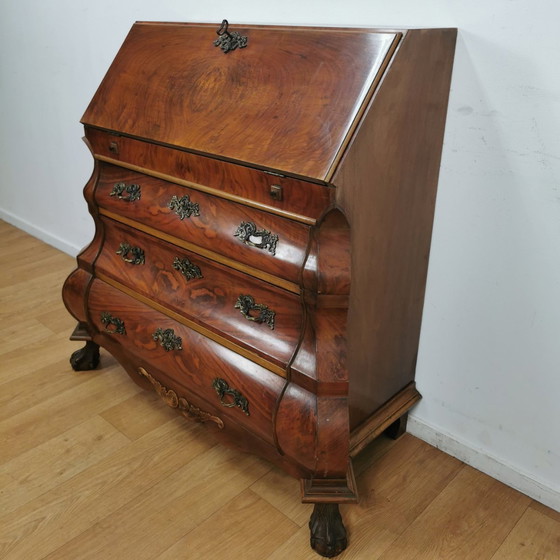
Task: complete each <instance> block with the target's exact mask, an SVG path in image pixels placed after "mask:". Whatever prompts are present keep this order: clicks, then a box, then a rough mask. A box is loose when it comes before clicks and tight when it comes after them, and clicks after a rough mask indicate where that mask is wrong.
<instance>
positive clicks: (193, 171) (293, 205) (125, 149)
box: [86, 126, 335, 225]
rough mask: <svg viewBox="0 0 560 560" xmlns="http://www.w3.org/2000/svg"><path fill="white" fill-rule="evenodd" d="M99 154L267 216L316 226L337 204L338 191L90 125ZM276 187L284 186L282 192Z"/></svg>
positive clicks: (89, 134)
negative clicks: (260, 210)
mask: <svg viewBox="0 0 560 560" xmlns="http://www.w3.org/2000/svg"><path fill="white" fill-rule="evenodd" d="M86 136H87V139H88V141H89V145H90V148H91V150H92V152H93V154H94V156H95V157H96V158H97V159H99V160H102V161H108V162H112V163H116V164H118V165H119V166H122V167H127V168H129V169H133V170H136V171H139V172H142V173H148V174H152V175H154V176H159V177H161V178H163V179H168V180H171V181H178V182H180V183H181V184H186V186H190V187H194V188H197V189H199V190H206V191H208V192H210V193H211V194H212V192H215V193H219V195H220V196H223V197H225V198H231V199H233V200H237V201H238V202H242V203H244V204H248V205H250V206H253V207H256V208H262V209H264V210H266V211H267V212H272V213H275V214H278V215H283V216H286V217H288V218H291V219H295V220H299V221H301V222H304V223H307V224H311V225H313V224H314V223H315V221H316V220H318V219H319V218H320V217H321V216H322V215H323V213H324V211H325V209H326V208H327V207H328V206H329V205H330V204H331V203H332V197H333V195H334V191H335V189H334V188H333V187H331V186H326V185H324V184H317V183H313V182H310V181H307V180H300V179H296V178H293V177H286V176H283V175H279V174H277V173H271V172H267V171H263V170H259V169H254V168H251V167H249V166H247V165H246V164H243V165H238V164H235V163H231V162H228V161H222V160H219V159H216V158H212V157H206V156H204V155H202V154H194V153H190V152H188V151H185V150H179V149H174V148H172V147H170V146H162V145H158V144H154V143H150V142H146V141H143V140H137V139H135V138H129V137H126V136H121V135H117V134H111V133H109V132H105V131H103V130H99V129H96V128H92V127H89V126H87V127H86ZM273 187H280V196H279V193H278V190H277V189H275V188H273Z"/></svg>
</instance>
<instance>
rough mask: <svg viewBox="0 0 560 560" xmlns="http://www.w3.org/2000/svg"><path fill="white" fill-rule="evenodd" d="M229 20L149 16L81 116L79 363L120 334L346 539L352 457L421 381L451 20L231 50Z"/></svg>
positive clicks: (271, 36) (134, 361)
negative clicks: (297, 488)
mask: <svg viewBox="0 0 560 560" xmlns="http://www.w3.org/2000/svg"><path fill="white" fill-rule="evenodd" d="M217 27H218V26H211V25H206V24H171V23H163V24H162V23H147V22H140V23H136V24H135V25H134V26H133V27H132V29H131V31H130V33H129V35H128V37H127V38H126V40H125V42H124V44H123V46H122V48H121V50H120V51H119V53H118V55H117V57H116V58H115V61H114V62H113V64H112V65H111V67H110V69H109V71H108V73H107V75H106V76H105V78H104V80H103V82H102V83H101V85H100V87H99V89H98V91H97V93H96V94H95V96H94V98H93V100H92V102H91V103H90V105H89V107H88V109H87V110H86V113H85V114H84V117H83V119H82V122H83V124H84V126H85V132H86V134H85V136H86V142H87V143H88V145H89V147H90V149H91V151H92V154H93V157H94V159H95V169H94V172H93V175H92V177H91V179H90V180H89V182H88V183H87V185H86V187H85V190H84V194H85V198H86V200H87V202H88V204H89V209H90V213H91V214H92V216H93V218H94V220H95V224H96V234H95V237H94V240H93V241H92V243H91V244H90V245H89V246H88V247H87V248H86V249H84V251H83V252H82V253H81V254H80V255H79V256H78V268H77V270H76V271H75V272H74V273H73V274H72V275H71V276H70V277H69V278H68V280H67V281H66V284H65V286H64V290H63V296H64V301H65V303H66V306H67V307H68V309H69V311H70V312H71V313H72V315H73V316H74V317H75V318H76V319H77V320H78V327H77V329H76V331H75V332H74V335H73V338H74V339H76V340H83V341H86V346H85V348H84V349H83V350H82V351H78V352H77V353H75V355H74V356H73V358H72V363H73V366H74V367H75V368H76V369H88V368H92V367H96V365H97V359H98V346H102V347H104V348H106V349H107V350H108V351H109V352H111V353H112V354H113V355H114V356H115V357H116V358H117V359H118V360H119V362H120V363H121V364H122V365H123V366H124V367H125V369H126V370H127V371H128V373H129V374H130V376H131V377H132V378H133V379H134V380H135V381H136V382H137V383H138V384H140V385H141V386H143V387H146V388H150V389H155V390H156V391H157V392H158V393H159V395H160V396H161V397H162V398H163V399H164V401H165V402H166V403H167V404H168V405H169V406H171V407H173V408H176V409H177V410H178V412H180V413H181V414H183V415H184V416H185V417H187V418H190V419H194V420H197V421H199V422H203V423H205V424H207V425H208V429H209V430H212V431H213V432H214V433H215V435H216V436H217V437H218V438H220V439H221V440H222V441H224V442H225V443H227V444H231V445H235V446H236V447H238V448H240V449H243V450H247V451H249V452H253V453H257V454H259V455H261V456H263V457H265V458H266V459H268V460H270V461H272V462H273V463H275V464H276V465H278V466H280V467H281V468H283V469H284V470H286V471H287V472H288V473H290V474H291V475H293V476H295V477H297V478H299V479H300V480H301V488H302V497H303V500H304V501H306V502H310V503H314V504H316V506H315V512H314V514H313V516H312V519H311V535H312V538H311V543H312V546H313V547H314V548H315V549H316V550H317V551H318V552H319V553H320V554H323V555H325V556H334V555H336V554H337V553H339V552H340V551H341V550H342V549H343V548H344V547H345V546H346V537H345V532H344V527H343V525H342V521H341V519H340V516H339V515H338V504H341V503H346V502H355V501H357V499H358V497H357V494H356V490H355V484H354V480H353V474H352V462H351V457H352V456H354V455H356V454H357V453H358V452H359V451H360V450H361V449H363V447H365V445H367V443H369V442H370V441H371V440H372V439H373V438H374V437H376V436H377V435H378V434H379V433H381V432H382V431H383V430H385V429H387V428H389V427H391V428H392V432H393V433H394V435H399V434H400V433H402V432H403V431H404V428H405V425H406V414H407V411H408V410H409V408H410V407H411V406H412V405H413V404H414V403H415V402H417V400H418V399H419V398H420V395H419V393H418V391H417V390H416V388H415V385H414V370H415V362H416V354H417V349H418V340H419V334H420V323H421V316H422V305H423V298H424V289H425V281H426V273H427V265H428V254H429V247H430V237H431V227H432V221H433V212H434V203H435V195H436V187H437V178H438V172H439V163H440V157H441V147H442V142H443V131H444V124H445V116H446V109H447V98H448V92H449V84H450V78H451V68H452V60H453V52H454V45H455V37H456V30H452V29H432V30H398V31H389V30H371V29H337V28H333V29H329V28H303V27H299V28H298V27H272V26H241V25H239V26H232V27H231V28H230V30H229V31H226V33H225V35H226V36H227V35H228V34H229V33H231V34H233V33H234V32H233V29H234V30H235V32H236V33H240V34H241V35H242V36H245V37H247V46H246V47H244V48H237V49H235V50H231V51H230V52H223V51H222V50H221V49H220V48H217V46H216V45H214V44H213V42H214V40H215V39H216V34H215V31H216V28H217ZM222 31H223V28H222ZM223 38H224V35H222V39H223ZM131 421H134V419H132V418H131Z"/></svg>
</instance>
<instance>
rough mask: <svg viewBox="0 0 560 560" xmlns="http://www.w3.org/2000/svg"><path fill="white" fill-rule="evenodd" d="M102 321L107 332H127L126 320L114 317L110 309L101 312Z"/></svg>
mask: <svg viewBox="0 0 560 560" xmlns="http://www.w3.org/2000/svg"><path fill="white" fill-rule="evenodd" d="M101 322H102V323H103V324H104V325H105V332H106V333H109V334H126V329H125V328H124V321H123V320H122V319H119V318H118V317H113V315H111V314H110V313H109V312H108V311H102V312H101ZM110 327H111V328H110Z"/></svg>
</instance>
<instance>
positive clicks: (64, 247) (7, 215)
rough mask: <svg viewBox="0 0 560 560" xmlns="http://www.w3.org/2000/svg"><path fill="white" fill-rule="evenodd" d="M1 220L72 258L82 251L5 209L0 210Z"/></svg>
mask: <svg viewBox="0 0 560 560" xmlns="http://www.w3.org/2000/svg"><path fill="white" fill-rule="evenodd" d="M0 219H1V220H4V221H5V222H8V223H9V224H12V225H13V226H15V227H17V228H18V229H21V230H23V231H25V232H26V233H29V234H30V235H32V236H33V237H36V238H37V239H40V240H41V241H44V242H45V243H48V244H49V245H51V246H53V247H55V248H56V249H59V250H60V251H62V252H64V253H66V254H68V255H70V256H72V257H75V256H76V255H77V254H78V253H79V251H80V249H81V248H80V247H77V246H75V245H72V244H71V243H68V242H67V241H65V240H64V239H61V238H60V237H57V236H56V235H53V234H52V233H50V232H48V231H45V230H44V229H41V228H39V227H37V226H34V225H33V224H31V223H30V222H28V221H26V220H23V219H22V218H19V217H18V216H16V215H14V214H12V213H11V212H8V211H7V210H4V209H3V208H0Z"/></svg>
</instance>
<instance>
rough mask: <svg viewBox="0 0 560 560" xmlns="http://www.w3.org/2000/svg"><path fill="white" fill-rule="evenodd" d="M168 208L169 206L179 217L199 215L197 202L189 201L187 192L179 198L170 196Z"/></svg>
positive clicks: (182, 218)
mask: <svg viewBox="0 0 560 560" xmlns="http://www.w3.org/2000/svg"><path fill="white" fill-rule="evenodd" d="M167 207H168V208H171V210H173V211H174V212H175V214H177V216H179V218H181V220H184V219H185V218H190V217H191V216H200V206H199V205H198V202H191V199H190V197H189V195H188V194H186V195H185V196H182V197H181V198H179V197H178V196H172V197H171V200H170V201H169V204H168V205H167Z"/></svg>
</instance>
